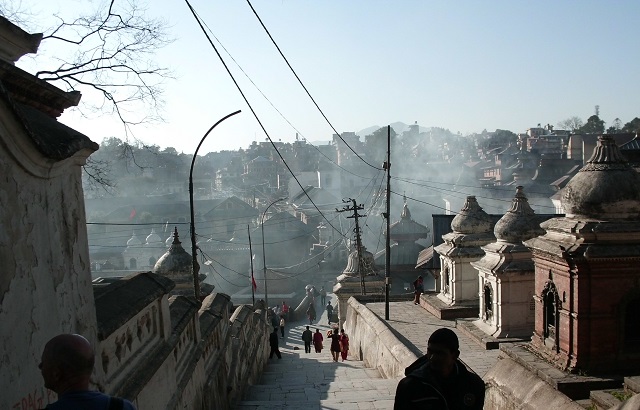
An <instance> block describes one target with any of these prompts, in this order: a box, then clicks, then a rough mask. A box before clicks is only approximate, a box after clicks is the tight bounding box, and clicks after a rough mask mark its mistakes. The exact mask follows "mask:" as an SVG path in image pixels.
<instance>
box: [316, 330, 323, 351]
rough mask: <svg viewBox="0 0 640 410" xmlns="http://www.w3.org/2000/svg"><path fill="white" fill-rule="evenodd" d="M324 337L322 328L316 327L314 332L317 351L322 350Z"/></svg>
mask: <svg viewBox="0 0 640 410" xmlns="http://www.w3.org/2000/svg"><path fill="white" fill-rule="evenodd" d="M323 340H324V337H322V333H320V329H316V332H315V333H314V334H313V347H315V348H316V353H320V352H322V341H323Z"/></svg>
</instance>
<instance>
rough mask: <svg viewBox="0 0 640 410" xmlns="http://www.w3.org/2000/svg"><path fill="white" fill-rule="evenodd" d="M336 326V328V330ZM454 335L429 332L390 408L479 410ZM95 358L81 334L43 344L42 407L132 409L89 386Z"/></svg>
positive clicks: (478, 392)
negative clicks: (46, 400)
mask: <svg viewBox="0 0 640 410" xmlns="http://www.w3.org/2000/svg"><path fill="white" fill-rule="evenodd" d="M336 330H337V329H336ZM327 337H328V339H330V340H331V356H332V358H333V361H334V362H337V361H338V354H339V353H340V354H341V355H342V361H344V360H346V359H347V355H348V352H349V338H348V337H347V335H346V333H345V332H344V329H341V330H340V333H338V332H337V331H334V330H329V332H328V334H327ZM302 339H303V340H304V344H305V352H306V353H310V352H311V343H313V345H314V346H315V349H316V353H320V352H321V351H322V342H323V336H322V333H320V330H319V329H316V331H315V333H313V334H312V332H311V330H310V329H309V326H307V327H306V330H305V331H304V332H303V335H302ZM269 343H270V344H271V353H270V355H269V358H272V357H273V355H274V354H275V355H276V356H277V357H278V359H281V358H282V354H281V353H280V351H279V350H278V328H277V327H276V328H274V329H273V333H271V335H270V337H269ZM459 348H460V346H459V342H458V337H457V335H456V334H455V332H453V331H452V330H451V329H448V328H441V329H438V330H436V331H435V332H433V333H432V334H431V336H430V337H429V339H428V341H427V353H426V355H424V356H422V357H420V358H419V359H418V360H416V361H415V362H414V363H412V364H411V365H410V366H409V367H407V368H406V369H405V377H404V378H403V379H402V380H400V382H399V383H398V386H397V388H396V394H395V400H394V407H393V408H394V410H409V409H422V408H425V409H426V408H429V409H445V408H446V409H469V410H480V409H482V408H483V406H484V398H485V385H484V381H483V380H482V379H481V378H480V377H479V376H478V375H477V374H475V373H473V372H472V371H470V370H468V369H467V367H466V366H465V365H464V363H462V362H461V361H460V359H459V356H460V350H459ZM94 362H95V352H94V350H93V348H92V347H91V344H90V343H89V341H88V340H87V339H85V338H84V337H83V336H80V335H75V334H61V335H58V336H56V337H54V338H52V339H51V340H49V342H47V344H46V345H45V346H44V350H43V352H42V359H41V362H40V364H39V368H40V371H41V372H42V378H43V379H44V385H45V387H46V388H48V389H50V390H52V391H54V392H55V393H57V394H58V401H56V402H55V403H52V404H49V405H48V406H47V407H46V408H47V409H49V410H56V409H76V408H83V409H107V408H108V409H112V408H113V409H121V410H135V407H134V405H133V404H132V403H131V402H130V401H128V400H125V399H121V398H117V397H112V396H109V395H107V394H104V393H101V392H98V391H94V390H91V389H90V379H91V374H92V372H93V367H94Z"/></svg>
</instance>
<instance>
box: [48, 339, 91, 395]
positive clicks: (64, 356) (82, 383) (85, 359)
mask: <svg viewBox="0 0 640 410" xmlns="http://www.w3.org/2000/svg"><path fill="white" fill-rule="evenodd" d="M94 360H95V354H94V352H93V348H92V347H91V344H90V343H89V341H88V340H87V339H85V338H84V337H83V336H80V335H71V334H62V335H58V336H56V337H54V338H53V339H51V340H49V341H48V342H47V344H46V345H45V347H44V351H43V352H42V362H41V363H40V369H41V371H42V377H43V378H44V382H45V387H47V388H48V389H51V390H53V391H55V392H56V393H60V392H61V391H65V390H68V389H69V388H74V389H80V390H86V389H88V387H89V379H90V377H91V373H92V372H93V365H94Z"/></svg>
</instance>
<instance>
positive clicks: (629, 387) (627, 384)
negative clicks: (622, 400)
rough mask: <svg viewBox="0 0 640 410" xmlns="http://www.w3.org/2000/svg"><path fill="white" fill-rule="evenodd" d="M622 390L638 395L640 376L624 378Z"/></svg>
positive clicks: (639, 392) (639, 391)
mask: <svg viewBox="0 0 640 410" xmlns="http://www.w3.org/2000/svg"><path fill="white" fill-rule="evenodd" d="M624 389H625V390H626V391H629V392H631V393H634V394H640V376H631V377H625V378H624Z"/></svg>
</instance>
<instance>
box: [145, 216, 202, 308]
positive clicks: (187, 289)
mask: <svg viewBox="0 0 640 410" xmlns="http://www.w3.org/2000/svg"><path fill="white" fill-rule="evenodd" d="M192 265H193V259H192V257H191V254H189V253H187V251H186V250H185V249H184V248H183V247H182V242H180V238H179V235H178V228H177V227H176V228H174V231H173V242H171V246H169V249H168V250H167V252H166V253H165V254H164V255H162V256H161V257H160V259H158V261H157V262H156V264H155V266H154V267H153V273H157V274H159V275H162V276H165V277H167V278H169V279H171V280H172V281H173V282H174V283H175V284H176V287H175V288H174V289H173V291H172V292H171V293H172V294H174V295H184V296H193V293H194V290H193V271H192ZM205 278H206V275H204V274H200V275H199V278H198V279H199V284H200V294H201V297H202V296H206V295H208V294H209V293H211V291H213V286H211V285H209V284H206V283H203V282H202V281H203V280H204V279H205Z"/></svg>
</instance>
